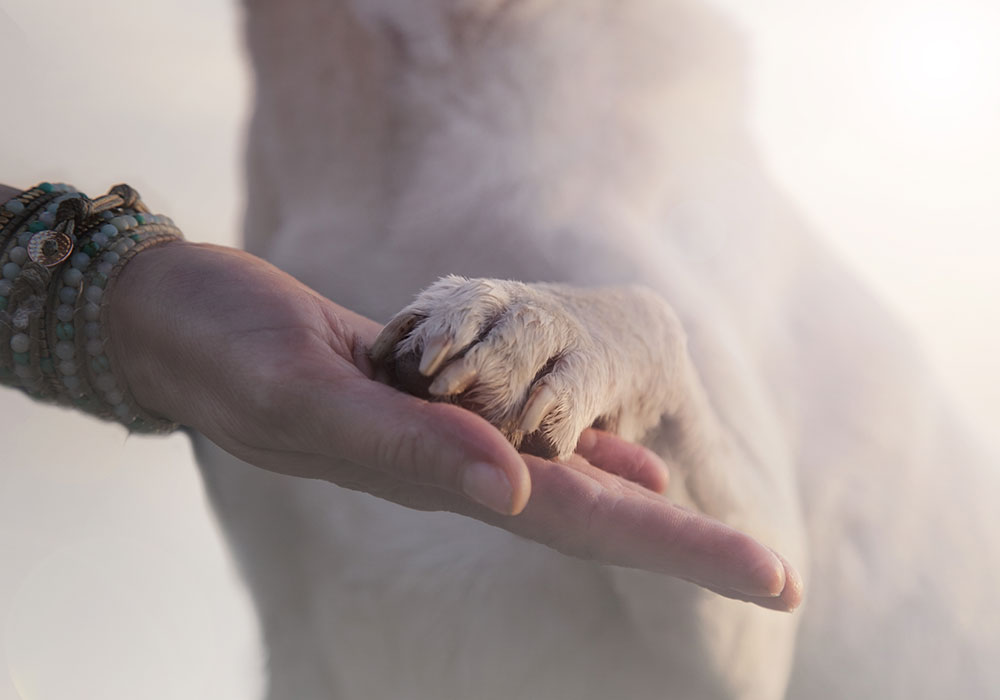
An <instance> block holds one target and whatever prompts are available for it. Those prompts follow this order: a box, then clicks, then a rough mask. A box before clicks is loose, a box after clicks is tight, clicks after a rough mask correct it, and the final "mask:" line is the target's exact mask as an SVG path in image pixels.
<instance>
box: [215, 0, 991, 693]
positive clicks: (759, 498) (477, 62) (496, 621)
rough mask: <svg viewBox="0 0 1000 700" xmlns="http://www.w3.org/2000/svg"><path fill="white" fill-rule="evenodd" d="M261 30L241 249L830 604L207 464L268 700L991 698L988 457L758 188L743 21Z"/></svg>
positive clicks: (901, 337) (842, 279)
mask: <svg viewBox="0 0 1000 700" xmlns="http://www.w3.org/2000/svg"><path fill="white" fill-rule="evenodd" d="M246 13H247V16H246V23H247V36H248V45H249V48H250V54H251V57H252V60H253V64H254V69H255V73H256V97H255V110H254V114H253V118H252V122H251V124H250V129H249V136H250V138H249V150H248V157H247V165H248V167H247V171H248V206H247V218H246V231H245V240H246V247H247V249H248V250H249V251H250V252H252V253H255V254H257V255H260V256H262V257H264V258H267V259H268V260H270V261H272V262H274V263H275V264H277V265H278V266H279V267H281V268H283V269H284V270H286V271H288V272H290V273H292V274H293V275H295V276H296V277H298V278H299V279H300V280H302V281H303V282H305V283H306V284H308V285H310V286H312V287H313V288H314V289H316V290H318V291H319V292H320V293H322V294H324V295H326V296H328V297H329V298H331V299H333V300H335V301H337V302H338V303H340V304H342V305H344V306H346V307H348V308H351V309H353V310H355V311H358V312H359V313H362V314H365V315H367V316H369V317H370V318H373V319H377V320H379V321H380V322H387V321H390V319H394V320H393V321H392V322H391V323H389V325H388V326H387V327H386V329H385V330H384V331H383V334H382V336H380V340H379V343H378V347H376V348H374V349H373V352H374V353H375V355H376V357H377V358H378V359H380V360H381V361H383V362H384V363H388V364H389V365H391V367H390V368H391V369H394V371H395V372H396V374H397V379H398V381H399V383H400V384H401V385H403V386H404V387H405V388H408V389H410V390H412V391H415V392H418V393H419V392H424V393H425V394H426V395H428V396H430V397H432V398H436V399H440V400H455V401H458V402H459V403H463V405H467V406H468V407H470V408H472V409H474V410H478V411H479V412H481V413H483V414H484V415H485V416H486V417H487V418H488V419H490V420H491V421H492V422H493V423H494V424H495V425H497V426H498V427H499V428H501V429H502V430H503V431H504V432H505V434H507V435H508V437H509V438H510V439H511V440H512V441H514V442H515V443H518V444H522V445H523V446H525V448H527V449H533V450H537V451H540V452H542V453H545V454H551V455H554V456H556V457H565V456H566V455H567V454H568V453H570V452H572V449H573V446H574V444H575V440H576V437H577V436H578V435H579V432H580V430H582V429H583V428H585V427H587V426H589V425H595V424H596V425H599V426H601V427H604V428H606V429H608V430H612V431H616V432H618V433H619V434H621V435H622V436H624V437H626V438H628V439H632V440H641V441H643V442H644V443H645V444H647V445H648V446H650V447H651V448H653V449H655V450H656V451H657V452H659V453H660V454H663V455H666V456H669V458H670V459H671V462H672V463H673V464H674V465H676V467H677V468H676V469H675V473H674V478H673V479H672V480H671V486H670V491H669V493H668V496H669V498H670V499H671V500H673V501H675V502H677V503H679V504H681V505H684V506H687V507H689V508H695V509H698V510H700V511H702V512H704V513H707V514H708V515H711V516H713V517H716V518H718V519H720V520H722V521H724V522H726V523H728V524H730V525H732V526H734V527H737V528H739V529H741V530H743V531H745V532H747V533H749V534H751V535H753V536H755V537H756V538H758V539H759V540H760V541H762V542H766V543H767V544H768V545H770V546H772V547H774V548H775V549H776V550H777V551H780V552H782V553H783V554H784V555H785V556H787V557H788V558H789V560H791V561H792V562H793V563H794V564H795V565H796V566H797V567H798V569H799V570H800V571H801V572H802V574H803V576H804V580H805V590H806V599H805V603H804V605H803V606H802V608H801V609H800V610H799V611H797V612H795V613H794V614H790V615H789V614H782V613H779V612H774V611H770V610H765V609H762V608H759V607H756V606H752V605H748V604H746V603H742V602H740V601H735V600H730V599H727V598H723V597H721V596H719V595H717V594H716V593H713V592H711V591H708V590H706V589H704V588H700V587H698V586H696V585H694V584H691V583H688V582H685V581H681V580H679V579H674V578H669V577H665V576H660V575H656V574H652V573H649V572H643V571H636V570H629V569H623V568H616V567H609V566H603V565H599V564H596V563H594V562H588V561H583V560H578V559H572V558H569V557H565V556H563V555H560V554H558V553H556V552H554V551H552V550H549V549H547V548H546V547H544V546H542V545H540V544H537V543H534V542H530V541H526V540H522V539H519V538H517V537H516V536H514V535H511V534H510V533H508V532H505V531H501V530H497V529H493V528H490V527H488V526H486V525H483V524H480V523H477V522H473V521H470V520H468V519H466V518H462V517H460V516H457V515H454V514H449V513H424V512H415V511H410V510H406V509H404V508H401V507H398V506H396V505H394V504H391V503H388V502H384V501H380V500H377V499H375V498H372V497H370V496H366V495H364V494H358V493H354V492H350V491H347V490H343V489H340V488H337V487H335V486H332V485H329V484H318V483H316V482H311V481H304V480H297V479H292V478H285V477H281V476H278V475H275V474H271V473H265V472H261V471H257V470H250V469H247V468H246V465H243V464H240V463H239V462H238V461H237V460H236V459H235V458H233V457H231V456H229V455H226V454H225V453H223V452H222V451H221V450H220V449H218V448H217V447H215V446H213V445H212V444H210V443H208V442H207V441H205V440H199V441H198V443H197V452H198V456H199V460H200V463H201V466H202V471H203V474H204V479H205V482H206V484H207V488H208V492H209V494H210V497H211V500H212V502H213V505H214V507H215V510H216V512H217V514H218V516H219V519H220V522H221V523H222V526H223V529H224V530H225V532H226V535H227V537H228V540H229V542H230V544H231V546H232V547H233V549H234V551H235V553H236V555H237V558H238V561H239V563H240V566H241V570H242V572H243V574H244V576H245V578H246V581H247V584H248V586H249V587H250V590H251V592H252V594H253V597H254V599H255V601H256V605H257V609H258V612H259V615H260V620H261V627H262V631H263V635H264V639H265V642H266V645H267V652H268V667H269V678H270V681H269V689H268V693H269V694H268V698H270V700H290V699H294V700H314V699H316V700H318V699H321V698H322V699H324V700H325V699H329V698H367V699H374V698H406V699H408V700H409V699H414V700H416V699H420V698H468V699H472V698H476V699H484V700H485V699H490V698H538V699H545V700H547V699H561V698H574V699H576V700H584V699H589V698H595V699H596V698H630V699H634V700H641V699H643V698H679V699H682V700H703V699H706V700H707V699H710V698H711V699H715V698H725V699H727V700H728V699H734V700H735V699H740V700H777V699H779V698H809V699H810V700H823V699H826V698H830V699H832V698H940V697H945V696H956V697H965V698H991V697H1000V667H998V665H997V664H995V663H994V662H993V659H994V658H995V656H996V653H997V652H1000V606H998V605H997V604H996V600H995V598H996V592H997V591H998V590H1000V548H998V547H997V546H996V544H997V536H998V533H1000V516H998V513H997V509H996V508H995V507H993V504H992V501H993V500H994V498H995V494H996V493H1000V491H998V490H997V486H998V484H997V481H998V478H997V470H996V469H995V465H996V462H995V460H994V459H993V457H992V456H991V455H989V454H987V453H986V452H985V451H984V450H982V449H981V448H979V447H977V443H976V441H975V440H974V438H973V437H972V436H970V435H968V434H967V431H966V430H965V428H964V427H963V423H962V422H961V420H960V419H959V418H958V417H956V416H955V415H954V413H953V412H952V411H951V410H950V408H949V407H948V405H947V402H946V400H945V399H944V398H943V394H942V392H941V391H940V390H939V388H938V387H936V386H935V384H934V382H933V380H932V379H931V378H930V374H929V372H928V371H927V368H926V366H925V363H924V361H923V359H922V358H921V356H920V354H919V352H918V351H917V350H915V349H914V343H913V342H912V341H911V339H910V338H909V337H908V336H907V335H906V334H905V333H904V332H903V331H901V330H900V326H899V324H898V323H897V322H896V321H895V320H894V319H893V318H892V316H891V315H890V314H889V313H887V312H886V311H885V310H884V309H883V308H882V307H881V306H880V304H879V303H878V301H877V300H876V299H874V298H873V297H872V295H871V294H870V293H869V292H868V291H866V290H865V289H864V288H863V286H862V285H861V284H860V283H859V282H857V281H856V280H855V279H854V278H853V277H852V275H851V274H850V273H849V272H848V271H847V270H846V268H845V266H843V265H842V264H841V263H840V262H839V261H838V260H837V258H836V256H835V255H834V254H832V253H831V251H829V250H828V249H827V248H826V247H825V246H824V245H823V244H822V243H821V242H820V241H818V240H817V239H816V238H815V237H814V236H813V235H812V233H811V232H810V231H809V228H808V226H807V225H806V224H805V223H804V222H803V219H802V217H801V216H800V215H799V214H798V212H797V211H796V209H795V207H794V206H793V205H792V204H791V203H790V202H788V201H787V200H786V198H785V197H784V196H783V195H782V193H781V192H780V191H779V189H778V188H777V187H776V186H775V184H774V183H773V181H772V180H771V179H770V177H769V175H768V174H767V171H766V168H765V167H764V166H763V164H762V162H761V159H760V158H759V156H758V154H757V152H756V150H755V147H754V144H753V140H752V138H751V137H750V135H749V133H748V129H747V126H746V106H745V98H746V91H747V86H746V75H745V67H744V66H745V52H744V49H743V47H742V43H741V39H740V35H739V33H738V32H737V31H736V30H734V29H733V28H732V27H730V26H729V25H728V24H727V22H726V21H725V20H723V19H722V18H721V17H719V16H717V15H715V14H714V13H713V12H712V11H711V10H710V9H709V8H707V7H704V6H702V5H701V4H699V3H698V2H697V0H690V1H689V0H627V1H623V2H614V1H613V0H575V1H574V2H569V1H568V0H411V1H410V2H406V3H402V2H392V1H391V0H287V2H284V3H280V4H279V3H274V2H264V0H247V2H246ZM420 290H424V291H423V292H420ZM418 292H420V293H419V295H418V296H416V299H415V300H414V295H415V294H418ZM401 309H403V311H402V313H400V310H401ZM414 367H415V368H416V369H414ZM407 377H409V379H407Z"/></svg>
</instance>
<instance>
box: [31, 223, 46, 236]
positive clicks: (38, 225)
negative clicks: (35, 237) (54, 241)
mask: <svg viewBox="0 0 1000 700" xmlns="http://www.w3.org/2000/svg"><path fill="white" fill-rule="evenodd" d="M28 230H29V231H31V232H32V233H38V232H39V231H44V230H45V224H43V223H42V222H41V221H32V222H31V223H30V224H28Z"/></svg>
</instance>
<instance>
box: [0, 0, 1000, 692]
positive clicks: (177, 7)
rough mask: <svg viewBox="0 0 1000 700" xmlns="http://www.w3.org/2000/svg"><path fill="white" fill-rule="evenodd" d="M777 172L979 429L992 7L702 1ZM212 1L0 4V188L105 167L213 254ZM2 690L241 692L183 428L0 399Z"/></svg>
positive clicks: (216, 551)
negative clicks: (746, 58) (741, 35)
mask: <svg viewBox="0 0 1000 700" xmlns="http://www.w3.org/2000/svg"><path fill="white" fill-rule="evenodd" d="M716 4H717V5H719V6H720V7H722V8H724V10H725V11H726V12H728V13H729V14H730V15H731V16H733V17H734V18H735V19H736V20H737V21H738V22H740V23H742V24H743V25H744V26H745V28H746V32H747V36H748V39H749V42H750V46H751V50H752V57H753V64H752V66H753V67H752V70H753V84H754V94H755V101H754V108H753V124H754V128H755V130H756V132H757V134H758V136H759V139H760V142H761V146H762V149H763V150H764V152H765V153H766V155H767V158H768V160H769V161H770V164H771V166H772V168H773V170H774V174H775V176H776V177H777V178H778V180H779V181H780V182H781V184H782V185H783V187H784V188H785V189H786V190H787V192H788V193H789V195H790V196H792V197H793V198H795V199H796V200H797V201H798V202H799V204H800V205H801V207H802V208H803V210H804V211H805V213H806V215H807V217H809V218H810V219H811V220H812V221H813V223H814V224H815V225H816V227H817V228H818V229H819V231H821V232H822V234H823V235H825V236H826V237H827V238H828V239H829V240H830V241H831V242H832V243H833V245H834V246H835V247H836V248H837V249H838V250H839V251H840V252H841V253H842V254H843V255H844V256H845V257H846V258H847V259H848V260H849V262H850V263H851V264H852V265H853V266H854V267H855V268H856V269H857V271H858V273H859V274H860V275H862V276H864V277H865V278H867V280H868V282H869V283H870V284H871V285H872V286H874V287H875V288H876V289H877V290H878V291H879V293H880V294H881V296H882V297H883V298H884V299H885V300H886V301H887V303H888V304H889V305H891V306H892V307H893V308H894V309H895V310H896V311H897V312H898V313H899V315H900V316H902V317H903V318H904V320H905V321H906V323H907V324H908V325H909V326H910V327H911V328H912V329H913V332H914V334H915V336H916V338H917V339H918V342H920V343H922V344H923V345H924V347H925V348H926V351H927V353H928V354H929V355H930V356H931V357H932V360H933V362H934V364H935V366H936V368H937V370H938V372H939V374H940V375H941V376H942V378H943V379H944V381H945V383H946V384H947V385H949V387H950V388H951V389H952V391H953V394H954V397H955V400H956V401H958V402H959V403H961V404H964V405H965V407H966V408H967V410H968V412H969V415H970V416H971V417H972V420H974V421H976V422H978V423H979V424H980V426H981V428H982V430H983V431H984V433H985V434H987V435H989V436H991V437H992V436H993V435H994V434H995V433H996V432H997V431H996V430H995V429H994V428H993V426H994V425H995V424H996V422H997V420H998V419H1000V366H998V360H997V358H998V357H1000V330H998V321H1000V314H998V312H997V302H998V300H1000V275H997V274H996V273H995V268H996V266H997V264H998V262H1000V235H998V234H1000V196H998V195H1000V43H998V42H996V41H995V37H997V36H1000V5H998V4H996V3H995V2H992V1H989V2H986V1H977V0H950V1H949V2H947V3H945V2H941V1H940V0H938V1H937V2H926V1H906V0H866V1H864V2H861V1H860V0H840V1H838V2H819V1H817V0H794V1H793V0H757V1H756V2H752V3H747V2H745V1H744V0H716ZM238 12H239V8H238V6H237V5H236V3H235V2H230V0H172V2H170V3H166V2H145V3H137V2H131V1H126V0H89V1H88V2H86V3H79V2H71V1H70V0H48V1H47V2H44V3H43V2H38V0H0V62H2V65H3V66H4V70H3V75H4V79H3V83H2V87H0V182H6V183H7V184H10V185H13V186H20V187H27V186H30V185H31V184H34V183H35V182H37V181H41V180H51V181H66V182H71V183H73V184H75V185H77V186H78V187H80V188H81V189H83V190H84V191H86V192H88V193H89V194H96V193H101V192H103V191H105V190H106V188H107V187H108V186H110V185H111V184H114V183H117V182H121V181H127V182H129V183H131V184H132V185H134V186H135V187H136V188H137V189H138V190H139V191H140V192H142V193H143V196H144V198H145V200H146V201H147V202H148V203H150V204H151V205H152V207H153V208H154V209H155V210H157V211H162V212H164V213H168V214H170V215H171V216H172V217H173V218H174V219H175V220H176V221H177V222H178V223H179V224H180V226H181V227H182V228H183V229H184V230H185V231H186V232H187V233H188V235H189V237H190V238H192V239H196V240H201V241H211V242H216V243H234V242H235V241H236V240H237V233H238V228H239V212H240V209H241V206H242V202H241V196H242V195H241V174H240V169H241V163H240V159H241V141H242V138H243V129H244V122H245V117H246V111H247V107H248V100H249V80H248V74H247V66H246V61H245V57H244V55H243V52H242V46H241V40H240V35H239V30H240V18H239V15H238ZM0 445H2V448H0V449H2V452H0V454H2V457H0V463H2V466H0V700H15V699H23V700H64V699H65V698H79V699H82V700H89V699H91V698H94V699H98V698H100V700H118V699H119V698H121V699H125V698H128V699H129V700H133V699H134V698H143V699H144V700H166V699H171V700H173V699H180V698H184V699H185V700H190V699H191V698H213V699H216V700H228V699H233V700H236V699H247V698H253V697H255V693H256V690H257V689H258V688H259V687H260V683H261V674H262V668H263V662H262V659H261V656H260V653H259V650H258V648H257V640H256V634H257V633H256V628H255V623H254V621H253V618H252V615H251V612H250V607H249V602H248V600H247V596H246V594H245V593H244V591H243V590H242V588H241V586H240V584H239V582H238V579H237V577H236V575H235V573H234V569H233V566H232V564H231V562H230V560H229V558H228V554H227V552H226V550H225V547H224V545H223V544H222V542H221V540H220V537H219V534H218V533H217V531H216V528H215V524H214V522H213V520H212V515H211V513H209V512H208V510H207V509H206V505H205V501H204V497H203V494H202V490H201V484H200V482H199V479H198V475H197V472H196V470H195V468H194V466H193V465H192V463H191V458H190V451H189V449H188V446H187V443H186V441H185V440H184V439H183V438H182V437H180V436H173V437H169V438H164V439H149V438H127V437H126V436H125V434H124V431H123V430H121V429H119V428H117V427H115V426H108V425H103V424H99V423H97V422H95V421H92V420H89V419H87V418H84V417H79V416H76V415H74V414H71V413H68V412H64V411H60V410H53V409H50V408H43V407H39V406H35V405H33V404H31V403H30V402H29V401H27V400H25V399H22V398H21V397H20V395H18V394H15V393H14V392H10V391H5V392H0Z"/></svg>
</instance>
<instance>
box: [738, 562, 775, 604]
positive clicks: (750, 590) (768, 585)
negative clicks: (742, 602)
mask: <svg viewBox="0 0 1000 700" xmlns="http://www.w3.org/2000/svg"><path fill="white" fill-rule="evenodd" d="M768 554H770V556H769V557H768V559H767V561H765V562H762V563H761V564H760V565H759V566H758V567H756V569H755V570H754V572H753V575H752V576H751V577H750V580H747V581H741V582H740V585H737V586H733V588H735V589H736V590H738V591H739V592H740V593H745V594H746V595H751V596H755V597H758V598H777V597H778V596H779V595H781V591H782V590H784V588H785V567H784V566H783V565H782V563H781V560H780V559H778V557H776V556H775V555H774V554H773V553H771V552H768Z"/></svg>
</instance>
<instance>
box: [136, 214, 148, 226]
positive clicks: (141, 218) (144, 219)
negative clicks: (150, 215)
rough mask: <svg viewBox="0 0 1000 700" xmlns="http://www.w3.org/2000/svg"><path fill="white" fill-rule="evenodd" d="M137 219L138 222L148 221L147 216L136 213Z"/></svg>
mask: <svg viewBox="0 0 1000 700" xmlns="http://www.w3.org/2000/svg"><path fill="white" fill-rule="evenodd" d="M135 220H136V222H137V223H140V224H144V223H146V217H145V216H143V215H142V214H136V215H135Z"/></svg>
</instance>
